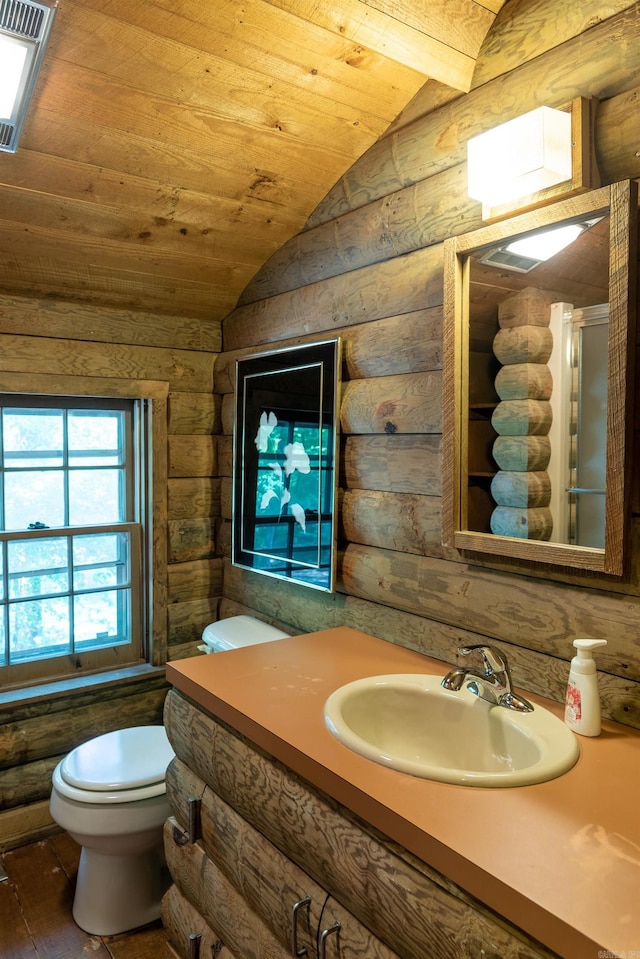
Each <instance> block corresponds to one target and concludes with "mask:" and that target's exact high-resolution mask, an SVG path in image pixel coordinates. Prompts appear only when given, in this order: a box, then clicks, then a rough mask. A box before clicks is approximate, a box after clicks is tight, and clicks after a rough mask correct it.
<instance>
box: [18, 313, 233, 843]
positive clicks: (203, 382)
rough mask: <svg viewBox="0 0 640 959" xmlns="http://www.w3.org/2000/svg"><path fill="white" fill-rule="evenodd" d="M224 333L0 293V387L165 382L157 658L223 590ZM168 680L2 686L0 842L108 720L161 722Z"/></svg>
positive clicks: (191, 646)
mask: <svg viewBox="0 0 640 959" xmlns="http://www.w3.org/2000/svg"><path fill="white" fill-rule="evenodd" d="M220 343H221V333H220V324H219V323H218V324H212V323H207V322H205V321H203V320H200V319H189V318H188V317H186V318H180V317H175V316H161V315H155V314H154V315H151V314H148V315H147V314H144V313H140V312H133V311H127V310H116V309H113V310H107V309H104V308H96V307H91V306H90V305H85V304H82V305H80V304H78V303H70V302H69V303H63V302H60V301H55V300H51V301H49V300H46V301H45V300H34V299H29V298H28V297H25V298H22V297H0V391H1V390H9V391H11V390H14V389H19V388H20V387H19V383H20V382H21V381H22V380H24V381H25V382H26V381H27V380H32V379H33V377H34V376H38V377H41V378H42V381H43V382H46V383H47V384H48V385H49V386H50V387H51V391H52V392H61V391H64V392H69V393H72V392H73V391H74V389H75V388H76V385H78V384H79V381H81V382H82V388H81V387H80V386H79V385H78V389H79V390H80V389H82V390H84V391H85V392H86V389H87V384H88V383H89V384H90V383H91V381H92V380H93V382H94V383H95V384H99V383H100V382H101V381H102V380H104V378H107V379H108V380H109V381H110V384H114V383H115V384H116V386H117V384H118V382H120V381H122V382H123V383H124V382H125V381H126V382H127V383H129V384H131V383H132V382H133V383H134V384H137V383H139V384H143V383H145V382H148V381H150V380H152V381H154V383H157V384H159V386H160V388H161V389H164V390H165V391H168V400H167V402H166V404H164V405H163V413H162V416H161V419H162V420H163V422H162V423H161V424H160V429H159V430H158V431H157V432H156V435H155V436H154V442H155V443H156V448H155V449H154V457H155V459H154V462H155V463H157V464H158V471H159V475H161V476H162V477H164V479H163V481H162V482H161V483H160V488H159V489H157V491H156V492H157V494H158V499H159V501H160V502H159V504H158V507H159V513H160V522H159V523H158V526H159V527H160V528H158V529H156V536H155V565H156V571H155V589H156V591H157V594H158V595H159V596H160V597H161V599H160V603H159V607H160V608H159V610H158V613H159V615H158V617H157V618H158V619H159V620H160V621H159V622H158V623H156V624H154V634H155V636H154V639H155V648H154V652H153V663H154V664H155V666H158V667H162V666H164V664H165V662H166V660H167V659H179V658H183V657H185V656H189V655H192V654H193V653H194V652H196V646H197V643H198V640H199V639H200V634H201V631H202V627H203V625H204V624H205V623H207V622H210V621H211V620H213V619H215V618H216V616H217V610H218V602H219V598H220V596H221V594H222V572H223V570H222V559H221V557H220V555H218V554H217V552H216V536H215V527H216V522H217V518H218V517H219V515H220V481H219V479H217V476H216V474H217V459H218V449H217V447H218V436H217V434H218V433H219V430H220V407H221V402H220V397H219V396H215V395H214V394H213V393H212V384H213V373H212V371H213V361H214V358H215V356H216V354H217V352H218V351H219V349H220ZM134 388H135V386H134ZM165 407H166V412H165ZM158 436H159V437H160V441H159V442H158ZM165 464H166V465H165ZM165 556H166V561H165V559H164V557H165ZM166 690H167V685H166V681H165V679H164V673H163V672H162V671H161V670H158V669H156V670H149V671H148V674H147V675H145V674H144V673H143V675H141V676H136V677H135V678H132V677H131V676H130V675H129V676H128V675H126V674H125V675H123V676H121V677H118V676H116V677H110V678H109V677H107V678H106V679H105V678H96V677H93V679H90V680H87V681H86V682H84V683H83V684H81V685H80V686H78V684H77V682H70V683H67V684H65V683H62V684H60V683H58V684H55V685H51V686H49V687H46V688H44V689H42V690H41V691H39V693H38V694H37V695H35V694H34V691H31V695H30V696H29V698H28V699H26V698H23V699H22V700H21V699H20V696H19V694H17V693H10V692H9V691H4V692H2V693H0V851H1V850H5V849H9V848H12V847H13V846H17V845H20V844H21V843H22V842H25V841H31V840H33V839H35V838H38V837H39V836H42V835H46V834H47V833H48V832H50V831H51V829H52V822H51V819H50V817H49V811H48V797H49V793H50V790H51V772H52V770H53V768H54V766H55V765H56V763H57V762H58V760H59V759H61V758H62V756H64V755H65V754H66V753H67V752H68V751H69V750H70V749H72V748H73V747H74V746H76V745H78V743H80V742H83V741H85V740H86V739H89V738H91V737H92V736H96V735H99V734H101V733H104V732H108V731H110V730H112V729H118V728H122V727H124V726H130V725H146V724H149V723H161V722H162V708H163V703H164V698H165V695H166Z"/></svg>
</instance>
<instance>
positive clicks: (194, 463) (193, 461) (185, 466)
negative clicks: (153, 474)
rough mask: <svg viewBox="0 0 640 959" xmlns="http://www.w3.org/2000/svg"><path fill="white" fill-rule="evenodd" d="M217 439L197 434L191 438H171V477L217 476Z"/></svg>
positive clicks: (169, 451) (169, 450)
mask: <svg viewBox="0 0 640 959" xmlns="http://www.w3.org/2000/svg"><path fill="white" fill-rule="evenodd" d="M216 440H217V437H215V436H210V435H209V436H203V435H201V434H200V433H196V434H194V435H191V436H169V449H168V453H169V476H170V477H171V478H174V477H178V476H190V477H193V476H204V477H211V476H215V475H216V472H217V465H216V463H217V445H216Z"/></svg>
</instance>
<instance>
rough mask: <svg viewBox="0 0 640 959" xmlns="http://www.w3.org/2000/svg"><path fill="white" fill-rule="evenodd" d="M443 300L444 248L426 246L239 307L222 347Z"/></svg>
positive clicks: (338, 326)
mask: <svg viewBox="0 0 640 959" xmlns="http://www.w3.org/2000/svg"><path fill="white" fill-rule="evenodd" d="M441 305H442V252H441V250H440V249H439V248H433V247H428V248H426V249H423V250H417V251H416V252H415V253H409V254H407V255H406V256H399V257H397V258H396V259H393V260H387V261H386V262H384V263H376V264H374V265H373V266H369V267H365V268H363V269H361V270H354V271H353V272H351V273H344V274H343V275H340V276H335V277H331V278H329V279H327V280H325V281H324V282H318V283H311V284H310V285H309V286H305V287H303V288H302V289H300V290H295V291H292V292H287V293H281V294H279V295H277V296H273V297H271V298H270V299H268V300H261V301H260V302H258V303H252V304H248V305H246V306H242V307H240V308H239V309H237V310H235V311H234V312H233V313H232V314H231V315H230V316H229V317H227V319H226V320H225V322H224V325H223V337H224V350H225V352H226V351H227V350H237V349H239V348H240V347H245V346H254V347H257V346H261V345H263V344H267V343H273V342H276V341H280V340H282V339H283V337H293V336H296V335H297V334H298V333H299V332H300V331H302V332H304V333H305V334H310V333H317V334H321V335H324V336H326V335H327V334H331V335H336V334H337V333H338V332H340V331H341V330H342V329H344V328H345V327H348V326H355V325H356V324H359V323H363V322H369V321H371V320H379V319H382V318H384V317H388V316H399V315H401V314H402V313H411V312H414V311H416V310H424V309H430V308H432V307H437V306H441Z"/></svg>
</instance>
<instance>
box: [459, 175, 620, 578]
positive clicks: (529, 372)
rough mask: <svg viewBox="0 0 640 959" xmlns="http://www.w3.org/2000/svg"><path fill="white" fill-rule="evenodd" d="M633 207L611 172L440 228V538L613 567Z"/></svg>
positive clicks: (616, 563) (616, 569)
mask: <svg viewBox="0 0 640 959" xmlns="http://www.w3.org/2000/svg"><path fill="white" fill-rule="evenodd" d="M637 219H638V198H637V185H636V183H635V182H623V183H617V184H613V185H612V186H610V187H603V188H602V189H599V190H594V191H591V192H589V193H585V194H582V195H580V196H577V197H572V198H570V199H567V200H563V201H561V202H558V203H554V204H553V205H551V206H547V207H545V208H542V209H537V210H535V211H532V212H529V213H524V214H522V215H520V216H516V217H513V218H511V219H510V220H506V221H502V222H500V223H495V224H492V225H489V226H486V227H484V228H482V229H479V230H476V231H474V232H473V233H468V234H465V235H463V236H459V237H454V238H452V239H450V240H447V241H446V242H445V245H444V246H445V294H444V297H445V302H444V316H445V328H444V368H443V388H444V404H443V406H444V424H443V426H444V441H443V446H444V463H443V473H444V477H443V479H444V488H443V542H444V544H445V545H448V546H454V547H457V548H458V549H465V550H474V551H480V552H483V553H492V554H495V555H499V556H511V557H515V558H518V559H523V560H531V561H536V562H543V563H551V564H558V565H566V566H570V567H574V568H579V569H592V570H598V571H601V572H604V573H611V574H614V575H621V574H622V572H623V565H624V540H625V533H626V527H627V525H628V524H627V523H626V518H627V515H628V508H629V472H630V460H631V443H630V430H631V428H632V422H631V412H632V389H633V358H634V351H635V286H636V257H637V229H638V226H637ZM569 234H570V235H569ZM561 235H562V236H563V239H565V240H567V241H569V240H570V242H568V244H567V245H565V246H564V248H563V249H561V250H559V251H557V252H555V253H553V252H551V249H550V247H549V241H553V242H555V241H557V240H558V238H559V236H561ZM542 238H544V240H545V247H544V250H543V252H540V251H539V248H538V249H536V248H534V247H533V246H532V244H531V241H532V240H536V241H540V240H541V239H542ZM556 245H557V246H559V243H557V244H556Z"/></svg>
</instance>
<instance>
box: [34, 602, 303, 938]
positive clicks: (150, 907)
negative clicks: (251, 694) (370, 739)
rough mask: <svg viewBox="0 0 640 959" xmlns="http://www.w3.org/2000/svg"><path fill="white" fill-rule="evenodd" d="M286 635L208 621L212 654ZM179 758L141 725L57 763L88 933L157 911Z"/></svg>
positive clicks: (105, 932) (162, 736)
mask: <svg viewBox="0 0 640 959" xmlns="http://www.w3.org/2000/svg"><path fill="white" fill-rule="evenodd" d="M287 635H288V634H287V633H284V632H282V630H280V629H276V628H275V627H274V626H269V625H268V624H266V623H263V622H260V621H259V620H257V619H253V617H251V616H232V617H230V618H229V619H223V620H219V621H218V622H217V623H211V624H210V625H209V626H207V627H205V629H204V632H203V634H202V638H203V641H204V648H205V649H206V651H207V652H222V651H224V650H229V649H237V648H239V647H241V646H253V645H255V644H257V643H266V642H270V641H272V640H274V639H282V638H284V637H285V636H287ZM173 757H174V752H173V749H172V748H171V745H170V743H169V740H168V739H167V734H166V732H165V729H164V726H135V727H132V728H129V729H119V730H116V731H114V732H111V733H106V734H105V735H103V736H97V737H96V738H94V739H91V740H89V741H88V742H86V743H83V744H82V745H81V746H77V747H76V748H75V749H74V750H72V751H71V752H70V753H69V755H68V756H66V757H65V758H64V759H63V760H61V761H60V762H59V763H58V765H57V766H56V768H55V769H54V771H53V776H52V790H51V799H50V802H49V809H50V812H51V815H52V817H53V819H54V820H55V822H57V823H58V825H59V826H61V827H62V828H63V829H65V830H66V831H67V832H68V833H69V835H70V836H71V837H72V838H73V839H75V841H76V842H77V843H78V844H79V845H80V846H82V852H81V854H80V865H79V868H78V878H77V882H76V892H75V898H74V902H73V918H74V919H75V921H76V923H77V924H78V925H79V926H80V928H81V929H84V930H85V932H88V933H91V934H92V935H96V936H111V935H116V934H117V933H119V932H125V931H127V930H129V929H136V928H137V927H138V926H143V925H145V924H146V923H148V922H152V921H153V920H154V919H157V918H158V917H159V915H160V901H161V899H162V896H163V895H164V892H165V890H166V885H167V883H166V875H165V874H164V872H163V866H164V855H163V850H162V827H163V825H164V822H165V820H166V819H167V818H168V817H169V815H170V812H171V811H170V809H169V804H168V803H167V798H166V783H165V775H166V770H167V766H168V765H169V763H170V762H171V760H172V759H173Z"/></svg>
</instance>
